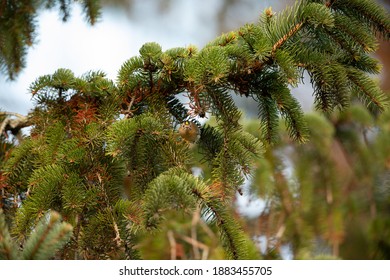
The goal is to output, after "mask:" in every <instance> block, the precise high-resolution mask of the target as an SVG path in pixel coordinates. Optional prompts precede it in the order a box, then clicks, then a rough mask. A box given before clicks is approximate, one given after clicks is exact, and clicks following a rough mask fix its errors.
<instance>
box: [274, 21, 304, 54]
mask: <svg viewBox="0 0 390 280" xmlns="http://www.w3.org/2000/svg"><path fill="white" fill-rule="evenodd" d="M303 24H304V22H303V21H302V22H299V23H297V24H296V25H295V26H294V27H293V28H292V29H291V30H290V31H289V32H288V33H287V34H285V35H284V36H283V37H282V38H280V39H279V41H277V42H276V43H275V44H274V45H273V46H272V57H273V56H274V55H275V52H276V51H277V50H278V49H279V48H280V47H281V46H282V45H283V44H284V43H286V42H287V40H289V39H290V38H291V37H293V36H294V35H295V34H296V33H297V32H299V30H301V28H302V26H303Z"/></svg>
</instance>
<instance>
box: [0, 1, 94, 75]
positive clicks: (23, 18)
mask: <svg viewBox="0 0 390 280" xmlns="http://www.w3.org/2000/svg"><path fill="white" fill-rule="evenodd" d="M72 2H75V1H72V0H28V1H22V0H14V1H6V0H5V1H1V3H0V30H1V32H0V72H1V73H4V74H5V75H7V77H8V78H9V79H11V80H12V79H14V78H15V77H16V76H17V74H19V72H20V71H21V70H22V69H23V68H24V67H25V66H26V61H25V57H26V54H27V49H28V47H31V46H32V45H33V44H34V43H35V37H37V32H36V29H37V17H38V14H39V12H40V11H41V10H43V9H52V8H54V7H56V8H58V9H59V12H60V16H61V18H62V21H67V20H68V18H69V17H70V14H71V6H72V4H73V3H72ZM77 2H80V4H81V6H82V8H83V12H84V14H85V17H86V20H87V21H88V22H89V23H90V24H94V23H95V22H96V21H97V20H98V18H99V16H100V5H99V1H98V0H82V1H77Z"/></svg>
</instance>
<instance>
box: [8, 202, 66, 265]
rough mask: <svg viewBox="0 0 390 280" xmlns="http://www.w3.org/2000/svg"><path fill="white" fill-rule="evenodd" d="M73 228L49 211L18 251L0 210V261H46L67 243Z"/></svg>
mask: <svg viewBox="0 0 390 280" xmlns="http://www.w3.org/2000/svg"><path fill="white" fill-rule="evenodd" d="M72 231H73V228H72V226H71V225H70V224H68V223H65V222H61V220H60V215H59V214H58V213H57V212H55V211H51V212H48V213H47V215H43V216H42V218H41V219H40V220H39V222H38V224H37V226H36V227H35V228H34V231H33V233H32V234H31V236H30V237H29V238H28V240H27V241H26V243H25V245H24V247H23V250H21V251H20V250H18V249H17V245H16V244H15V242H14V241H13V240H12V238H11V235H10V233H9V231H8V225H7V224H6V222H5V217H4V214H3V212H2V210H1V209H0V259H2V260H16V259H24V260H47V259H50V258H52V257H54V256H55V253H56V251H57V250H58V249H60V248H62V247H63V245H64V244H65V243H66V242H68V240H69V238H70V237H71V235H72Z"/></svg>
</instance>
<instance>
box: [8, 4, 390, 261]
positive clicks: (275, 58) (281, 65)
mask: <svg viewBox="0 0 390 280" xmlns="http://www.w3.org/2000/svg"><path fill="white" fill-rule="evenodd" d="M389 30H390V21H389V17H388V15H387V14H386V12H385V11H384V10H383V9H382V8H381V7H379V6H378V5H376V4H375V3H373V2H371V1H368V0H336V1H309V0H304V1H300V2H297V3H296V5H295V6H293V7H291V8H287V9H286V10H285V11H283V12H281V13H280V14H274V13H273V12H272V10H271V9H270V8H269V9H267V10H265V11H264V12H263V13H262V15H261V16H260V19H259V21H258V22H256V23H252V24H247V25H245V26H243V27H241V28H240V29H238V30H236V31H232V32H230V33H228V34H223V35H221V36H220V37H218V38H216V39H215V40H213V41H212V42H210V43H209V44H207V45H206V46H205V47H204V48H202V49H201V50H198V49H197V48H196V47H194V46H189V47H178V48H174V49H169V50H166V51H163V50H162V48H161V46H159V45H158V44H157V43H146V44H144V45H143V46H142V47H141V49H140V51H139V53H140V54H139V56H136V57H133V58H130V59H129V60H127V61H126V62H124V63H123V65H122V67H121V68H120V69H119V72H118V78H117V81H116V82H113V81H111V80H108V79H107V78H106V77H105V74H104V73H102V72H90V73H87V74H85V75H83V76H81V77H76V76H75V75H74V74H73V73H72V71H70V70H67V69H59V70H57V71H56V72H55V73H54V74H52V75H45V76H42V77H39V78H38V79H37V80H36V81H35V82H34V83H33V84H32V85H31V87H30V91H31V94H32V96H33V100H34V101H35V109H34V110H33V111H32V112H31V113H30V114H29V116H28V120H29V122H30V123H31V124H32V125H33V127H32V130H31V135H30V137H28V138H27V139H24V140H23V141H22V142H21V143H20V144H19V145H18V146H17V147H16V148H14V149H13V150H12V153H11V155H10V156H9V157H8V158H7V161H6V162H5V164H4V166H3V167H2V168H3V171H4V175H5V179H4V180H3V181H2V186H1V187H2V188H3V189H4V190H6V192H7V194H8V195H9V196H14V197H16V196H18V195H19V194H21V193H26V196H27V198H26V199H25V200H24V201H23V203H22V206H21V207H19V208H18V209H17V211H16V213H15V215H14V216H13V217H11V219H12V220H13V227H12V234H13V236H14V237H15V238H19V240H20V241H21V242H28V241H25V240H26V239H27V238H28V236H31V237H30V238H32V236H33V231H32V228H34V226H35V225H36V223H37V221H38V220H39V219H40V218H41V217H42V216H45V215H46V213H48V212H49V211H50V210H55V211H57V212H59V213H61V215H62V217H63V219H64V221H66V222H67V223H69V224H71V225H72V227H73V236H72V239H71V240H70V241H69V242H68V243H67V244H66V246H65V247H64V248H63V249H62V250H61V253H60V254H59V255H58V256H57V257H58V258H63V259H98V258H110V259H125V258H127V259H135V258H142V257H147V256H148V254H147V252H145V251H144V250H143V249H142V248H143V247H142V246H140V245H142V244H146V243H147V242H151V241H150V239H148V237H150V236H153V235H158V234H159V233H158V230H162V229H165V230H166V232H167V240H168V242H169V246H170V247H171V251H170V255H171V257H172V256H178V255H180V256H181V257H182V258H184V257H192V258H196V257H200V254H201V253H200V250H202V251H203V252H202V254H203V256H205V255H206V253H207V252H206V249H205V248H207V245H205V244H207V243H212V244H214V245H213V246H216V248H217V247H218V248H219V245H215V243H213V242H214V241H213V240H214V239H218V240H219V242H218V244H220V246H221V247H222V248H223V250H224V252H225V255H224V256H223V257H226V258H230V259H248V258H260V257H261V255H260V253H259V251H258V250H256V248H255V246H254V243H253V242H252V240H251V239H250V237H249V236H248V235H247V234H246V233H245V231H244V230H243V225H244V222H243V221H242V220H241V219H240V218H239V217H237V216H236V215H235V212H234V205H233V201H234V199H235V196H236V194H237V193H242V186H243V184H244V182H245V179H247V178H249V177H250V176H251V175H252V174H253V171H254V167H255V166H256V164H258V162H259V158H260V156H261V155H262V153H263V152H264V150H266V151H267V152H268V151H269V149H270V148H271V147H272V146H271V145H272V144H274V143H277V141H278V140H280V137H279V131H280V130H279V128H278V126H279V123H280V117H282V119H283V120H284V124H285V127H286V131H287V133H288V136H289V139H291V140H293V141H294V143H304V142H305V141H307V140H308V139H309V132H311V133H312V135H314V136H312V137H315V134H313V131H314V132H315V129H316V127H315V129H314V130H313V129H312V128H311V127H310V125H311V122H310V121H309V122H308V121H306V118H305V116H304V114H303V112H302V109H301V108H300V105H299V103H298V101H297V100H296V99H295V98H294V96H292V95H291V93H290V88H291V87H292V86H295V85H297V84H298V83H299V82H300V81H301V79H302V76H303V73H308V74H309V75H310V78H311V82H312V84H313V88H314V96H315V104H316V108H317V109H319V110H321V111H322V112H325V113H326V114H327V115H329V116H330V115H331V114H332V113H333V112H334V111H337V109H344V108H345V107H348V106H349V105H350V103H351V102H355V101H354V100H356V99H358V100H360V101H361V102H362V103H363V106H365V107H367V108H368V109H369V113H367V114H372V115H373V116H377V115H378V114H379V113H380V112H382V111H385V110H386V108H387V107H388V98H387V96H386V95H385V94H384V93H383V92H382V91H381V90H380V89H379V87H378V86H377V85H376V84H375V83H374V82H373V81H372V79H371V78H370V76H369V74H372V73H379V69H380V67H379V64H378V62H377V61H376V60H374V59H373V58H371V57H370V56H369V54H370V53H372V52H373V51H374V50H375V48H376V39H375V35H377V36H381V37H382V38H385V39H388V38H389ZM183 94H184V95H186V96H187V97H188V101H189V106H188V107H187V106H185V104H183V103H182V102H181V101H180V99H179V97H180V96H181V95H183ZM234 94H237V95H239V96H242V97H246V98H251V99H253V100H254V101H255V102H257V104H258V108H259V119H260V121H259V123H258V126H260V132H261V133H259V134H258V136H259V137H256V136H254V135H253V134H251V133H248V132H246V131H245V130H244V128H243V125H242V123H241V112H240V111H239V109H238V108H237V106H236V104H235V102H234V100H233V95H234ZM206 115H208V116H209V115H212V116H214V117H215V123H211V122H210V123H209V124H206V125H204V126H203V127H201V129H200V139H199V141H198V142H197V143H195V145H192V144H190V143H188V142H187V141H184V140H183V139H181V137H180V135H179V133H178V132H177V128H178V125H179V124H181V123H182V122H183V121H194V122H197V124H198V125H200V123H199V121H198V120H199V118H203V117H205V116H206ZM319 123H320V124H321V122H319ZM324 127H325V129H324V130H325V132H326V131H327V128H326V125H324ZM328 134H330V133H328ZM328 134H325V135H328ZM319 138H321V136H320V137H319ZM322 140H323V141H324V143H323V146H324V147H322V146H321V145H319V146H318V147H316V146H315V147H314V148H313V149H314V150H315V152H316V153H319V155H316V158H315V159H316V160H317V159H321V160H322V161H321V162H325V163H328V162H330V159H329V158H328V156H329V155H327V154H324V153H322V152H323V150H324V149H325V148H326V147H328V146H326V145H329V141H330V140H329V141H328V140H327V138H324V139H322ZM327 141H328V142H327ZM301 145H302V144H301ZM309 145H310V144H309ZM299 147H306V146H298V148H297V149H300V148H299ZM265 156H266V157H267V156H268V155H267V153H266V154H265ZM308 156H309V158H308V159H307V160H308V161H309V160H311V159H312V158H310V154H308ZM305 162H306V159H305V158H303V159H302V164H304V163H305ZM275 165H276V164H275ZM197 166H202V171H203V174H202V175H201V176H196V175H195V173H194V172H193V170H194V167H197ZM302 166H303V165H302ZM300 167H301V166H300V165H299V166H298V167H297V172H298V175H299V174H300V173H299V172H300V171H301V170H300ZM263 168H267V165H264V166H260V167H259V169H260V170H263ZM302 168H303V169H302V172H304V170H305V169H304V167H302ZM268 169H269V170H273V169H277V168H274V167H273V165H268ZM322 172H323V173H322ZM331 172H332V168H331V164H329V168H327V169H324V170H321V172H319V174H316V175H318V176H316V177H315V178H314V179H316V180H320V179H321V178H329V176H328V175H329V174H331ZM305 179H306V177H304V176H303V175H302V180H303V183H304V180H305ZM331 179H332V177H331ZM272 182H274V183H275V184H274V192H275V193H277V194H278V196H277V198H278V199H279V200H276V202H275V203H273V204H272V205H271V206H272V207H276V206H275V205H278V207H281V208H282V209H283V211H284V212H281V213H280V212H279V213H278V215H280V217H284V218H283V219H284V220H283V219H282V218H279V219H281V221H282V222H281V225H282V226H284V227H285V228H286V232H287V233H288V234H289V235H286V238H288V240H289V241H290V242H291V244H292V246H293V248H294V253H296V256H298V257H305V256H306V255H305V254H304V253H305V252H304V251H303V250H300V249H301V248H308V243H307V242H310V241H311V240H313V238H314V237H315V236H316V235H315V234H312V232H311V231H310V230H308V229H310V228H309V227H308V226H307V225H308V220H306V219H305V217H306V216H305V215H313V216H315V215H316V214H317V212H313V211H310V210H311V209H312V207H311V204H310V203H309V204H305V203H306V201H302V205H296V204H295V201H294V198H295V193H293V192H292V191H290V188H289V182H288V181H287V180H286V178H285V177H284V176H283V174H282V173H281V171H280V170H279V171H277V172H276V173H275V175H274V177H273V181H272ZM268 183H269V182H268ZM335 184H336V183H334V182H329V185H326V186H327V187H328V188H332V190H333V188H335V190H334V191H335V192H334V193H333V192H330V193H331V194H332V207H331V208H329V210H328V209H327V205H325V206H324V207H323V208H318V209H316V211H318V212H320V211H323V212H322V213H319V214H318V216H316V217H320V218H321V217H324V216H326V215H328V216H327V217H330V218H331V219H330V220H331V223H332V225H331V226H330V227H329V228H327V229H326V230H325V231H324V232H320V233H321V234H323V235H324V236H326V238H325V239H326V240H330V241H329V242H330V243H331V244H333V245H334V248H335V249H334V250H338V249H337V248H338V247H339V244H340V242H341V240H342V238H341V237H340V236H339V235H340V234H341V233H340V232H341V231H340V228H341V227H342V226H341V225H340V224H339V222H340V219H338V218H339V215H338V214H339V212H338V211H339V209H338V207H339V206H340V205H341V202H339V200H338V199H339V198H340V197H341V190H339V189H337V188H336V187H335V186H336V185H335ZM304 187H306V185H304V184H302V185H301V186H300V188H299V192H298V194H299V195H301V196H307V197H308V199H311V198H312V196H311V192H312V191H313V189H312V188H310V187H307V188H304ZM300 191H301V192H300ZM271 206H270V207H271ZM272 207H271V208H270V209H274V208H272ZM340 207H341V206H340ZM327 211H331V213H329V212H327ZM272 213H274V212H272ZM283 215H284V216H283ZM321 215H322V216H321ZM177 216H179V218H176V217H177ZM172 217H175V220H177V221H178V224H184V226H177V227H176V228H175V224H174V223H170V221H172V219H173V218H172ZM196 217H198V218H196ZM286 217H288V219H287V218H286ZM200 220H202V222H200ZM186 221H193V222H192V224H191V226H185V223H186ZM194 221H196V222H194ZM285 221H286V222H285ZM279 229H280V228H279ZM210 232H212V234H210ZM280 234H281V233H280V232H276V233H275V236H276V237H279V235H280ZM317 234H318V233H317ZM189 236H190V237H189ZM282 236H284V235H283V234H282ZM279 238H280V237H279ZM178 239H181V240H183V241H184V243H186V244H187V246H188V245H190V247H192V248H191V249H190V250H189V251H190V252H191V253H183V252H180V250H179V248H180V247H179V246H178V245H177V241H176V240H178ZM198 239H199V240H198ZM184 243H181V244H184ZM26 244H27V243H26ZM152 244H153V243H152ZM182 246H183V248H184V247H185V246H184V245H182ZM183 250H185V249H183ZM217 252H218V250H217V249H215V251H214V254H213V255H211V257H221V256H220V255H218V253H217ZM179 253H180V254H179ZM336 255H337V254H336Z"/></svg>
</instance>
